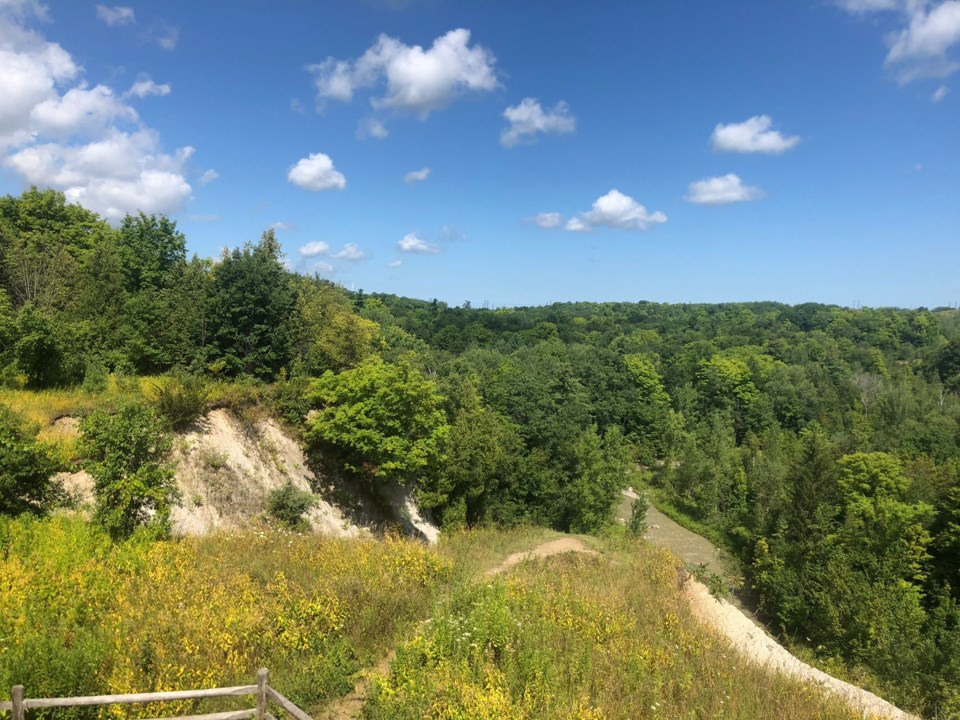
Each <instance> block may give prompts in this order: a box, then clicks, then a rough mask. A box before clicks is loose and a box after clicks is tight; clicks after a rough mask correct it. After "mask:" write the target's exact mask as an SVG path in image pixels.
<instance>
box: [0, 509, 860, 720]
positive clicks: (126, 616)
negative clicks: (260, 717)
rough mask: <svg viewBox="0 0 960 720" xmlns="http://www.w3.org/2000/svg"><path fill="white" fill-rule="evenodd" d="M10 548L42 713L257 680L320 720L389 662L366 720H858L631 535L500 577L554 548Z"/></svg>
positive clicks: (12, 579) (53, 522)
mask: <svg viewBox="0 0 960 720" xmlns="http://www.w3.org/2000/svg"><path fill="white" fill-rule="evenodd" d="M0 530H2V532H0V540H2V548H3V556H2V557H3V559H2V562H0V572H2V573H3V576H4V577H6V578H8V582H7V583H6V584H5V585H4V589H3V593H2V594H0V618H2V619H0V623H2V628H0V629H2V636H3V637H4V638H7V640H6V644H5V647H4V652H3V653H2V655H0V683H2V684H3V685H4V686H9V685H11V684H13V683H14V682H21V683H23V684H25V685H26V686H27V688H28V690H29V692H30V693H31V694H33V695H64V694H75V693H95V692H121V691H129V690H140V691H143V690H149V689H160V688H171V687H175V686H189V685H201V684H202V685H229V684H234V683H236V682H240V681H242V680H244V679H246V678H247V677H249V676H250V675H251V673H253V672H254V670H255V668H256V667H257V666H259V665H266V666H268V667H270V668H271V677H272V678H273V680H272V682H273V683H274V684H275V685H276V686H277V687H278V688H279V689H281V691H282V692H284V693H286V694H288V695H289V696H290V697H291V698H292V699H293V700H294V701H295V702H297V703H298V704H301V705H302V706H304V707H306V708H307V709H308V710H309V711H310V712H312V713H313V714H314V716H315V717H324V716H325V715H324V714H325V712H326V710H325V708H328V706H330V703H334V702H336V700H337V698H339V697H343V696H346V695H349V694H350V693H351V692H352V690H353V685H354V679H355V678H356V677H358V676H362V675H363V674H364V669H365V668H373V667H375V666H376V665H378V664H379V662H380V659H381V658H382V657H384V656H385V655H387V654H388V653H391V650H392V648H393V647H394V646H396V659H395V660H394V661H393V662H392V664H390V666H389V667H390V671H389V674H388V675H387V676H386V677H384V678H382V679H375V680H374V683H373V686H372V688H371V689H370V692H369V697H368V699H367V702H366V706H365V707H364V709H363V716H364V717H368V718H401V717H402V718H414V717H417V718H419V717H426V718H447V717H471V718H484V717H488V718H506V717H514V718H540V717H559V718H609V719H611V720H612V719H613V718H636V717H640V716H649V717H666V718H687V717H690V716H691V715H694V716H697V717H718V716H722V717H731V718H744V719H747V718H751V719H752V718H782V717H791V718H801V719H802V718H849V717H850V711H849V710H848V709H846V708H845V707H844V706H842V705H840V704H838V703H837V702H836V701H834V700H830V699H829V698H827V697H825V696H823V695H821V694H820V692H819V691H818V690H816V689H815V688H813V687H810V686H804V685H801V684H798V683H796V682H793V681H789V680H786V679H783V678H780V677H778V676H776V675H772V674H769V673H767V672H765V671H763V670H760V669H756V668H754V667H753V666H751V665H750V664H748V663H743V662H742V661H740V660H738V659H736V658H737V654H736V651H735V650H734V649H733V648H731V647H730V646H728V645H727V644H726V643H725V642H724V641H723V640H722V639H721V638H720V637H718V636H716V635H715V634H714V633H713V632H712V631H710V630H709V629H708V628H705V627H701V626H699V625H698V624H697V621H696V620H695V617H694V616H693V615H692V614H691V611H690V608H689V606H688V604H687V602H686V600H685V598H684V595H683V593H682V591H681V589H680V584H679V583H678V575H677V572H678V568H677V565H676V561H675V560H673V559H672V558H671V557H670V556H669V555H667V554H666V553H664V552H662V551H659V550H656V549H654V548H652V547H650V546H648V545H646V544H644V543H642V542H640V543H638V542H637V541H628V540H626V539H624V538H622V537H620V538H617V537H611V538H609V539H607V540H603V541H600V540H587V542H588V543H589V544H590V545H591V546H592V547H593V549H594V554H593V555H590V556H583V555H575V556H560V555H558V556H553V557H547V558H541V559H535V560H533V561H532V562H530V561H525V562H519V563H516V564H513V565H512V566H511V567H510V568H509V569H507V570H506V571H505V572H502V573H500V574H498V575H497V576H495V577H491V576H489V575H485V574H484V570H485V569H488V568H491V567H493V566H495V565H498V564H500V563H501V562H502V561H503V559H504V558H506V557H507V555H509V554H510V553H511V552H515V551H517V550H523V549H524V548H527V549H529V548H532V547H535V546H536V545H537V544H539V543H540V542H541V541H542V540H543V539H544V537H545V534H544V533H543V532H542V531H535V532H532V531H521V532H513V533H506V534H504V533H494V532H482V533H477V532H474V533H466V534H455V535H452V536H450V537H449V538H446V539H445V540H442V541H441V543H440V545H439V547H438V549H437V550H428V549H426V548H424V547H423V546H422V545H419V544H416V543H411V542H408V541H400V540H388V541H386V542H382V541H374V540H370V539H341V540H337V539H333V538H327V537H322V536H318V535H290V534H286V533H277V532H272V531H266V532H255V533H241V534H230V535H226V534H215V535H212V536H209V537H207V538H203V539H201V538H189V537H188V538H183V539H181V540H179V541H173V542H165V543H160V544H152V543H144V542H142V541H139V540H136V541H129V542H127V543H125V544H122V545H120V546H116V545H111V544H110V541H109V539H107V538H106V537H105V536H103V535H102V534H101V533H99V532H98V531H97V530H96V529H95V528H94V527H92V526H90V525H87V524H85V523H83V522H82V521H79V520H77V519H70V518H65V517H59V518H52V519H49V520H45V521H41V522H37V521H31V520H19V521H2V524H0ZM174 577H175V578H176V582H175V583H171V582H170V580H171V579H172V578H174ZM67 587H69V588H70V591H69V592H62V591H63V590H65V589H66V588H67ZM51 593H52V594H51ZM51 597H56V598H57V600H56V602H55V603H54V604H51V602H50V600H49V599H48V598H51ZM81 629H82V632H81V633H80V634H79V635H78V630H81ZM117 633H121V636H122V637H123V642H121V643H117V642H115V640H114V638H116V637H119V636H118V635H117ZM200 637H204V638H206V642H200V643H198V642H195V641H196V639H198V638H200ZM81 638H82V642H80V643H77V642H76V641H77V639H81ZM148 658H149V660H148ZM213 707H214V704H213V703H204V705H203V707H202V708H201V707H199V705H197V706H191V707H190V708H186V707H181V708H178V711H181V712H183V711H187V710H190V711H194V710H197V711H199V710H200V709H204V710H210V709H211V708H213ZM143 710H144V712H146V713H148V714H149V713H150V712H151V711H152V712H153V713H154V714H157V713H163V712H169V711H170V709H169V708H167V709H162V708H144V709H143Z"/></svg>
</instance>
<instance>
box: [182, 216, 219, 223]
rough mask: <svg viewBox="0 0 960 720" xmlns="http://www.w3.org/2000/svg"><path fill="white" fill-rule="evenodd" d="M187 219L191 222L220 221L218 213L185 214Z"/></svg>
mask: <svg viewBox="0 0 960 720" xmlns="http://www.w3.org/2000/svg"><path fill="white" fill-rule="evenodd" d="M187 220H191V221H193V222H220V216H219V215H187Z"/></svg>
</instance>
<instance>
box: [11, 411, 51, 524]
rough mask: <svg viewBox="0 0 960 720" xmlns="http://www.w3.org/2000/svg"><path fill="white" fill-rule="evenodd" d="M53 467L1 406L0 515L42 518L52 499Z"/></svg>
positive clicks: (19, 422) (43, 452) (16, 419)
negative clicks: (51, 478)
mask: <svg viewBox="0 0 960 720" xmlns="http://www.w3.org/2000/svg"><path fill="white" fill-rule="evenodd" d="M55 470H56V467H55V463H54V462H53V461H52V460H51V458H50V457H49V455H48V454H47V453H46V452H45V451H44V449H43V448H42V447H41V446H40V445H38V444H37V443H36V441H34V439H33V438H32V437H30V436H29V435H28V434H27V433H26V432H24V430H23V426H22V422H21V420H20V418H19V417H18V416H17V415H16V414H15V413H13V412H12V411H11V410H9V409H8V408H7V407H6V406H4V405H0V513H2V514H4V515H20V514H22V513H32V514H35V515H39V514H41V513H42V512H43V511H44V510H45V509H46V506H47V504H48V503H49V501H50V500H51V498H52V495H53V484H52V483H51V482H50V476H51V475H52V474H53V473H54V472H55Z"/></svg>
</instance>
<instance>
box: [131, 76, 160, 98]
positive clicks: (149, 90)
mask: <svg viewBox="0 0 960 720" xmlns="http://www.w3.org/2000/svg"><path fill="white" fill-rule="evenodd" d="M170 89H171V88H170V84H169V83H163V84H157V83H155V82H154V81H153V80H151V79H150V78H144V79H143V80H137V82H135V83H134V84H133V85H131V86H130V89H129V90H127V91H126V92H125V93H124V94H123V96H124V97H132V96H136V97H138V98H145V97H147V95H158V96H160V97H163V96H164V95H169V94H170Z"/></svg>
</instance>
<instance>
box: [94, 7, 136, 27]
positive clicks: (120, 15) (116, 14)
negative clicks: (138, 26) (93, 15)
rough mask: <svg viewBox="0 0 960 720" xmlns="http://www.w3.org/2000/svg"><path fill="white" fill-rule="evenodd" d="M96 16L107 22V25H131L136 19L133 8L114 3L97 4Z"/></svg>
mask: <svg viewBox="0 0 960 720" xmlns="http://www.w3.org/2000/svg"><path fill="white" fill-rule="evenodd" d="M97 18H99V19H100V20H102V21H103V22H105V23H106V24H107V26H108V27H117V26H118V25H132V24H134V23H135V22H136V21H137V18H136V15H134V13H133V8H130V7H124V6H122V5H116V6H114V7H110V6H109V5H97Z"/></svg>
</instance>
